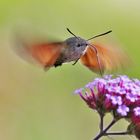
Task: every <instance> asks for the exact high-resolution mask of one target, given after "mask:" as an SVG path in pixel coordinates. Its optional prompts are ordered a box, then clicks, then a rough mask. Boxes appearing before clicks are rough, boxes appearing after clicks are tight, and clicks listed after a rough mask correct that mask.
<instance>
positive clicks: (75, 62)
mask: <svg viewBox="0 0 140 140" xmlns="http://www.w3.org/2000/svg"><path fill="white" fill-rule="evenodd" d="M79 59H80V58H78V59H77V60H76V61H75V62H74V63H73V64H72V65H73V66H74V65H75V64H76V63H77V62H78V61H79Z"/></svg>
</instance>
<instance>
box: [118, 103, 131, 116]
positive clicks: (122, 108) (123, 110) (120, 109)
mask: <svg viewBox="0 0 140 140" xmlns="http://www.w3.org/2000/svg"><path fill="white" fill-rule="evenodd" d="M129 111H130V109H129V107H127V106H126V105H121V106H119V107H118V108H117V112H118V114H120V115H121V116H127V114H128V112H129Z"/></svg>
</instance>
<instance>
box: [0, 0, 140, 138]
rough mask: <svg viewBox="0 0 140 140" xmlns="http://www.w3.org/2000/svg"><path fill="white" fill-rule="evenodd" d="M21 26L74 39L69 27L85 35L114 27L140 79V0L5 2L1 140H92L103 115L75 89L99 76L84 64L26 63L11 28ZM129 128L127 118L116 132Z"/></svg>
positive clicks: (0, 15)
mask: <svg viewBox="0 0 140 140" xmlns="http://www.w3.org/2000/svg"><path fill="white" fill-rule="evenodd" d="M16 25H17V26H19V25H22V26H24V25H25V26H26V27H27V26H28V27H31V28H34V29H36V30H37V31H38V33H41V34H43V35H44V36H51V37H54V38H57V39H62V40H64V39H66V38H68V37H70V34H69V33H68V32H67V31H66V27H69V28H70V29H71V30H72V31H73V32H74V33H76V34H78V35H81V36H82V37H85V38H89V37H91V36H93V35H95V34H97V33H102V32H104V31H107V30H110V29H112V30H113V35H115V37H116V38H117V40H118V41H119V42H120V43H121V44H122V46H124V49H125V50H126V52H128V54H129V55H130V56H131V58H132V59H133V65H132V66H130V67H129V68H128V69H127V70H125V71H123V72H122V73H123V74H128V75H129V76H130V77H137V78H140V63H139V60H140V1H139V0H133V1H132V0H123V1H122V0H104V1H103V0H69V1H67V0H59V1H57V0H1V1H0V139H1V140H56V139H58V140H91V139H92V138H93V137H94V136H95V135H96V134H97V132H98V129H97V128H98V127H97V126H98V123H99V120H98V116H97V114H96V113H95V112H93V111H92V110H90V109H88V107H87V106H86V105H85V103H84V102H83V101H81V99H80V98H79V97H78V96H77V95H74V94H73V91H74V90H75V89H76V88H79V87H83V86H84V85H85V84H86V83H88V82H89V81H91V80H93V79H94V78H95V77H96V76H97V75H96V74H94V73H92V72H90V71H89V70H88V69H86V68H85V67H84V66H82V65H80V64H77V65H76V66H72V65H71V64H69V65H64V66H63V67H61V68H57V69H55V68H52V69H51V70H49V71H48V72H44V71H43V70H42V69H40V68H38V67H36V66H33V65H31V64H28V63H26V62H25V61H23V60H22V59H20V58H19V57H18V56H16V55H15V54H14V53H13V51H12V49H11V47H10V46H11V45H10V41H9V32H10V30H11V29H12V27H13V26H14V27H16ZM36 33H37V32H36ZM109 36H110V35H109ZM110 119H111V116H109V115H108V116H107V118H106V121H107V122H109V121H110ZM126 126H127V123H126V122H125V121H122V122H121V123H119V124H118V125H117V126H116V127H114V128H113V130H121V129H124V128H125V127H126ZM104 139H108V138H104ZM114 139H116V140H117V139H118V137H114ZM119 139H120V140H121V139H122V140H125V139H135V138H131V137H128V136H126V137H125V138H124V137H119Z"/></svg>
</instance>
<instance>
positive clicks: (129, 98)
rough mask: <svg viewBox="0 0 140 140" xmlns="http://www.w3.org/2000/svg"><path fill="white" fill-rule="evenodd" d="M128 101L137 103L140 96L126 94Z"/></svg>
mask: <svg viewBox="0 0 140 140" xmlns="http://www.w3.org/2000/svg"><path fill="white" fill-rule="evenodd" d="M126 99H128V100H129V101H130V102H132V103H133V102H135V101H137V100H138V96H137V95H135V94H132V93H127V94H126Z"/></svg>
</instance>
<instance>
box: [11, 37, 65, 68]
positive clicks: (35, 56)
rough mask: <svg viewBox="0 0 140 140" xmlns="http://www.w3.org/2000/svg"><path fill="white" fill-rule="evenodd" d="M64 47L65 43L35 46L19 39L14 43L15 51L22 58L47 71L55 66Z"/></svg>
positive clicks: (36, 44)
mask: <svg viewBox="0 0 140 140" xmlns="http://www.w3.org/2000/svg"><path fill="white" fill-rule="evenodd" d="M64 47H65V45H64V43H63V42H54V43H35V44H34V43H29V42H26V41H24V40H21V39H19V40H16V44H15V43H14V50H15V52H16V53H17V54H18V55H19V56H20V57H22V58H23V59H24V60H26V61H28V62H30V63H34V64H39V65H41V66H43V67H44V68H45V69H47V68H49V67H52V66H53V65H54V64H55V62H56V60H57V58H58V57H59V56H60V53H61V52H62V50H63V48H64Z"/></svg>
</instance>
